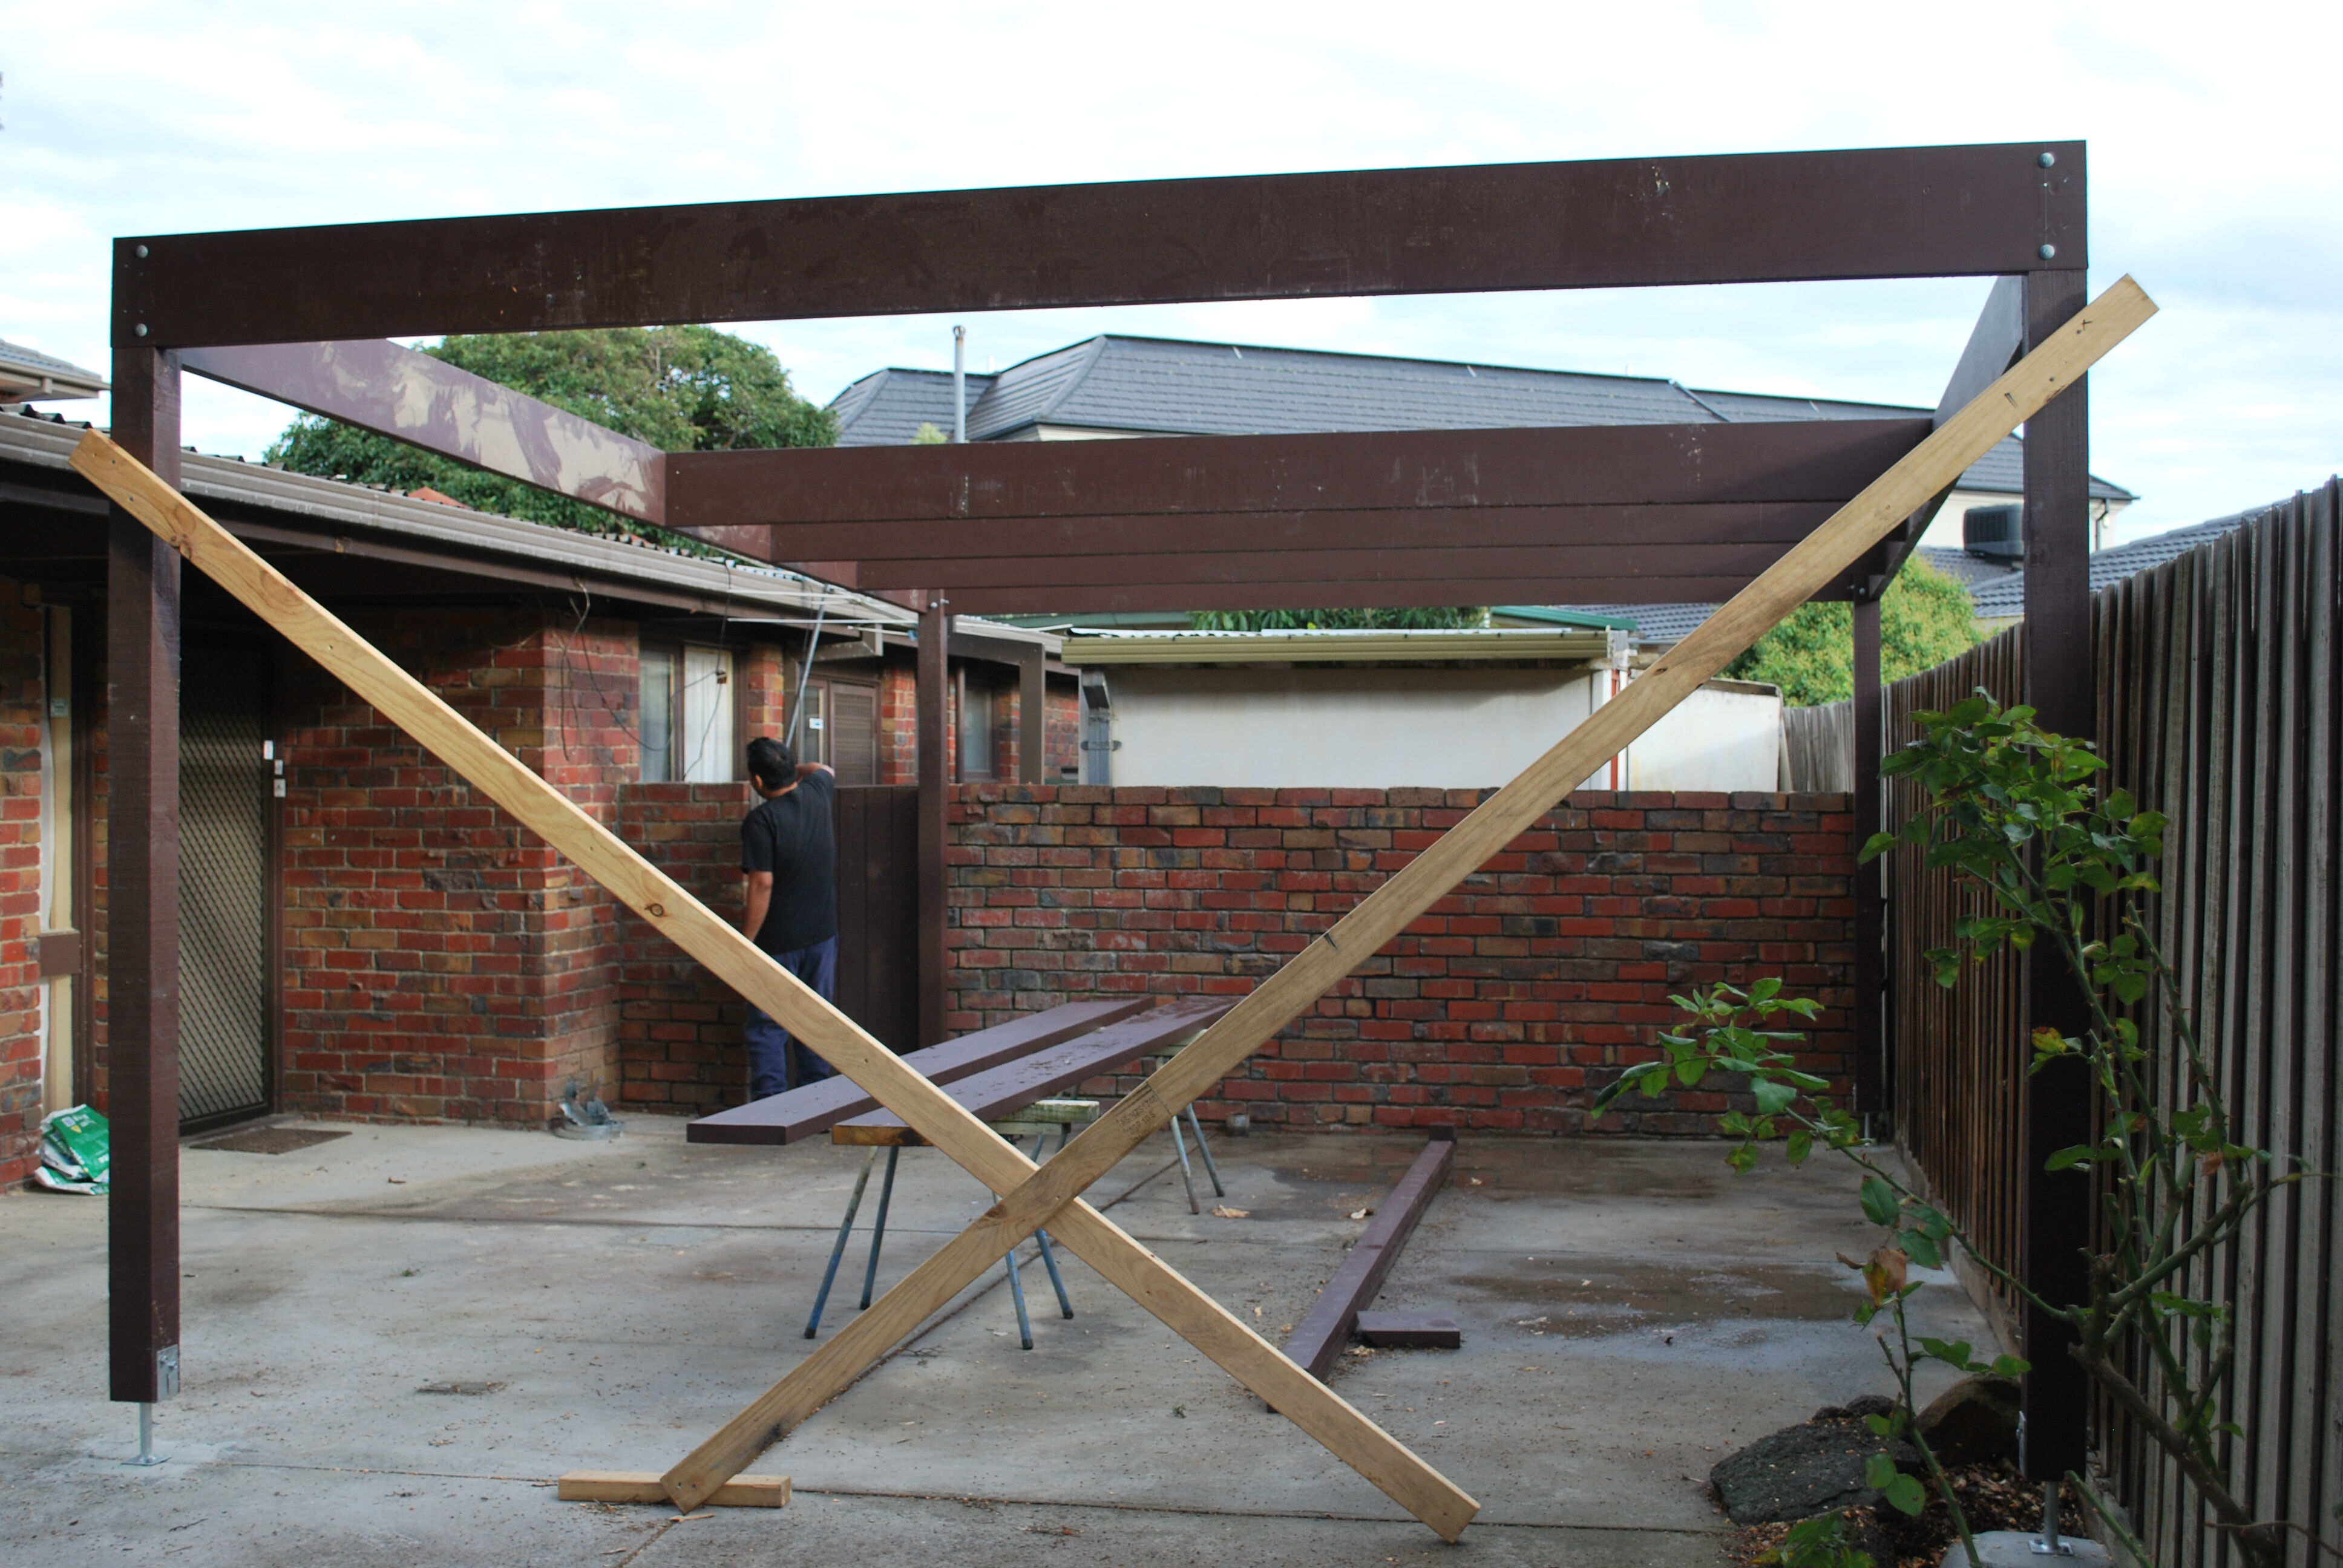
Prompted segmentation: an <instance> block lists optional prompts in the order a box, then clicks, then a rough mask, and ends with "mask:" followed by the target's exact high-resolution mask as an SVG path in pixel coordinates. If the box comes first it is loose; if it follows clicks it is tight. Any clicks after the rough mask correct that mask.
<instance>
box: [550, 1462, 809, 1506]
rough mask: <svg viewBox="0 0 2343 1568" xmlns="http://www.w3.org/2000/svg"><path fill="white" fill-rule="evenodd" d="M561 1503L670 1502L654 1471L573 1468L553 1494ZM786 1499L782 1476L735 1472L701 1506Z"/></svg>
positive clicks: (786, 1480)
mask: <svg viewBox="0 0 2343 1568" xmlns="http://www.w3.org/2000/svg"><path fill="white" fill-rule="evenodd" d="M554 1495H555V1496H557V1497H558V1498H559V1499H560V1500H561V1501H562V1502H564V1503H661V1504H664V1505H666V1506H668V1507H673V1506H674V1503H672V1502H671V1501H670V1500H669V1497H668V1494H667V1483H666V1482H665V1481H663V1480H661V1479H660V1477H659V1472H658V1471H656V1470H573V1471H571V1472H569V1473H568V1474H567V1475H564V1476H563V1477H562V1478H561V1484H560V1488H559V1490H558V1491H557V1492H556V1493H554ZM788 1503H789V1477H788V1476H786V1475H736V1476H734V1477H733V1478H732V1479H731V1480H729V1481H728V1482H726V1483H724V1484H723V1485H721V1486H719V1487H718V1488H717V1489H716V1490H715V1491H714V1492H713V1493H709V1496H708V1497H707V1499H706V1500H705V1501H703V1502H702V1503H700V1504H699V1506H700V1507H702V1508H781V1507H785V1506H787V1505H788Z"/></svg>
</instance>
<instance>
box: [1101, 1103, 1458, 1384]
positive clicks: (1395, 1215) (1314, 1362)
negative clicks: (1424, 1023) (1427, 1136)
mask: <svg viewBox="0 0 2343 1568" xmlns="http://www.w3.org/2000/svg"><path fill="white" fill-rule="evenodd" d="M1067 1147H1068V1148H1071V1147H1072V1145H1071V1144H1069V1145H1067ZM1455 1165H1456V1144H1455V1141H1454V1140H1453V1139H1434V1140H1433V1141H1432V1143H1431V1145H1430V1146H1429V1147H1427V1148H1426V1149H1425V1150H1424V1151H1423V1153H1421V1154H1419V1155H1417V1156H1416V1157H1415V1163H1414V1164H1413V1165H1410V1166H1409V1167H1408V1168H1407V1173H1406V1174H1405V1175H1403V1176H1402V1177H1401V1178H1400V1179H1399V1181H1398V1182H1397V1183H1396V1184H1395V1185H1394V1186H1393V1188H1392V1190H1391V1191H1390V1192H1388V1193H1387V1194H1385V1195H1384V1197H1383V1201H1382V1202H1380V1203H1378V1204H1376V1205H1375V1213H1374V1219H1373V1222H1372V1223H1370V1224H1369V1225H1368V1226H1367V1228H1366V1230H1365V1231H1362V1232H1361V1233H1360V1236H1359V1240H1358V1242H1357V1244H1356V1245H1354V1246H1353V1247H1352V1249H1351V1251H1350V1253H1349V1255H1348V1256H1346V1257H1345V1258H1344V1259H1343V1260H1342V1267H1341V1268H1339V1269H1336V1270H1335V1271H1334V1277H1333V1278H1332V1279H1331V1280H1329V1281H1327V1282H1326V1288H1325V1289H1324V1290H1322V1291H1320V1292H1318V1299H1317V1300H1316V1301H1315V1302H1312V1303H1311V1306H1310V1313H1309V1315H1308V1316H1307V1317H1305V1318H1303V1319H1302V1326H1301V1327H1300V1328H1297V1329H1295V1330H1294V1331H1293V1337H1292V1339H1289V1340H1287V1341H1286V1342H1285V1353H1286V1354H1287V1355H1289V1356H1291V1357H1292V1359H1293V1360H1294V1361H1295V1362H1298V1363H1300V1364H1301V1365H1302V1366H1303V1367H1304V1368H1306V1369H1308V1371H1309V1372H1310V1375H1311V1376H1312V1377H1314V1378H1319V1379H1323V1378H1324V1377H1325V1375H1326V1374H1327V1373H1328V1372H1332V1370H1333V1368H1334V1361H1335V1358H1336V1357H1338V1356H1340V1355H1341V1354H1342V1347H1343V1346H1344V1345H1346V1344H1348V1343H1350V1342H1351V1329H1352V1327H1353V1325H1354V1324H1355V1323H1356V1322H1358V1321H1359V1309H1360V1308H1362V1307H1367V1306H1373V1304H1374V1300H1375V1292H1378V1291H1380V1290H1382V1289H1383V1281H1384V1279H1385V1278H1387V1277H1388V1276H1389V1275H1390V1273H1391V1271H1392V1265H1393V1263H1396V1262H1397V1261H1399V1254H1400V1250H1401V1249H1402V1248H1403V1247H1405V1246H1406V1245H1407V1239H1408V1238H1409V1237H1410V1236H1413V1234H1415V1224H1416V1221H1419V1220H1421V1219H1423V1211H1425V1210H1426V1209H1429V1208H1431V1207H1432V1200H1433V1198H1435V1197H1437V1196H1438V1195H1439V1193H1440V1190H1441V1189H1442V1188H1443V1187H1445V1186H1447V1185H1448V1173H1449V1171H1452V1170H1453V1169H1454V1168H1455Z"/></svg>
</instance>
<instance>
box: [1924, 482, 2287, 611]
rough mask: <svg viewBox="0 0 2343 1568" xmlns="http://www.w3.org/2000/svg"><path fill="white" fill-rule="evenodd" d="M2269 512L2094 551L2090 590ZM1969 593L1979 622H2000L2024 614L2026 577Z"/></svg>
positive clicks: (2013, 574) (2007, 579)
mask: <svg viewBox="0 0 2343 1568" xmlns="http://www.w3.org/2000/svg"><path fill="white" fill-rule="evenodd" d="M2266 511H2268V508H2266V507H2257V508H2254V509H2253V510H2252V511H2249V512H2239V513H2237V515H2236V516H2235V517H2228V518H2214V519H2213V520H2212V521H2211V522H2209V523H2197V524H2195V525H2194V526H2192V527H2189V528H2174V529H2173V530H2171V531H2170V532H2169V533H2162V534H2151V535H2149V536H2148V537H2147V538H2144V539H2134V540H2133V541H2132V542H2131V543H2129V544H2127V545H2117V546H2115V547H2114V548H2111V549H2104V550H2100V551H2097V553H2095V554H2094V555H2093V556H2092V557H2091V591H2092V592H2093V593H2097V592H2098V591H2099V590H2100V589H2101V588H2107V587H2108V586H2110V585H2112V584H2115V583H2119V582H2121V581H2123V579H2124V578H2127V577H2131V576H2133V575H2134V574H2136V573H2138V572H2144V571H2146V570H2147V569H2148V568H2150V567H2160V566H2162V565H2163V564H2164V563H2165V562H2167V561H2168V560H2171V559H2173V558H2175V557H2178V556H2185V555H2187V553H2188V552H2189V551H2190V550H2193V549H2195V548H2197V546H2199V545H2209V544H2211V543H2212V542H2213V541H2214V540H2215V539H2217V538H2220V537H2221V536H2222V535H2224V534H2233V533H2235V532H2237V530H2238V529H2239V528H2244V527H2245V526H2246V525H2247V523H2250V522H2252V521H2253V520H2254V519H2255V518H2258V517H2260V516H2261V515H2262V514H2263V513H2264V512H2266ZM1969 591H1970V594H1971V597H1973V598H1975V599H1976V612H1977V616H1978V618H1980V619H2000V618H2006V617H2009V616H2022V615H2024V614H2025V613H2026V574H2025V573H2024V572H2022V571H2017V572H2011V573H2009V574H2008V575H2007V576H2006V577H1998V578H1994V579H1993V580H1992V581H1991V582H1989V583H1986V584H1984V585H1983V586H1981V587H1978V588H1972V589H1970V590H1969Z"/></svg>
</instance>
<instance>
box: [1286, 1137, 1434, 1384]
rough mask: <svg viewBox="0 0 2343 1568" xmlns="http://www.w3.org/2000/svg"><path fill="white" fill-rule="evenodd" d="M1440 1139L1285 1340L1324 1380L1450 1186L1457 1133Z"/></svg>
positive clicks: (1389, 1196) (1378, 1210) (1299, 1361)
mask: <svg viewBox="0 0 2343 1568" xmlns="http://www.w3.org/2000/svg"><path fill="white" fill-rule="evenodd" d="M1441 1131H1443V1132H1447V1133H1448V1134H1449V1135H1448V1136H1447V1137H1444V1138H1441V1137H1435V1138H1434V1139H1433V1141H1432V1142H1431V1143H1430V1144H1429V1145H1427V1146H1426V1147H1425V1149H1424V1151H1423V1153H1421V1154H1419V1155H1417V1156H1416V1157H1415V1163H1414V1164H1413V1165H1411V1166H1409V1167H1408V1168H1407V1174H1406V1175H1404V1176H1402V1177H1401V1178H1400V1179H1399V1184H1398V1185H1397V1186H1395V1187H1393V1189H1392V1190H1391V1191H1389V1192H1387V1193H1385V1194H1384V1195H1383V1201H1382V1202H1380V1203H1378V1204H1376V1205H1375V1213H1374V1219H1373V1221H1371V1222H1370V1223H1369V1224H1368V1226H1367V1228H1366V1230H1365V1231H1362V1232H1361V1233H1360V1236H1359V1240H1358V1244H1357V1245H1356V1246H1354V1247H1353V1248H1352V1249H1351V1251H1350V1254H1349V1255H1348V1256H1347V1257H1345V1258H1344V1259H1343V1260H1342V1267H1341V1268H1339V1269H1337V1270H1335V1271H1334V1277H1333V1278H1332V1279H1331V1280H1329V1281H1327V1282H1326V1288H1325V1289H1324V1290H1322V1291H1321V1292H1318V1300H1317V1302H1315V1303H1314V1304H1313V1305H1312V1307H1311V1309H1310V1315H1309V1316H1308V1317H1306V1318H1304V1319H1302V1326H1301V1327H1300V1328H1298V1329H1295V1330H1294V1331H1293V1337H1292V1339H1290V1340H1288V1341H1286V1342H1285V1354H1286V1357H1287V1359H1288V1360H1290V1361H1292V1362H1294V1363H1295V1364H1296V1365H1298V1366H1300V1367H1301V1368H1302V1370H1303V1371H1305V1372H1308V1373H1309V1374H1310V1375H1311V1376H1312V1377H1314V1378H1316V1379H1317V1380H1318V1381H1319V1382H1325V1381H1326V1374H1327V1373H1328V1372H1332V1371H1333V1370H1334V1362H1335V1359H1336V1358H1337V1357H1339V1356H1340V1355H1341V1354H1342V1347H1343V1346H1344V1345H1346V1344H1348V1343H1349V1342H1350V1340H1351V1329H1352V1326H1353V1324H1355V1323H1356V1322H1358V1321H1359V1309H1360V1308H1362V1307H1368V1306H1373V1304H1374V1300H1375V1296H1376V1294H1377V1293H1378V1292H1381V1291H1382V1290H1383V1280H1384V1279H1385V1277H1387V1276H1388V1275H1389V1274H1390V1273H1391V1271H1392V1265H1393V1263H1396V1262H1398V1261H1399V1254H1400V1249H1401V1248H1403V1247H1404V1246H1406V1245H1407V1239H1408V1238H1409V1237H1410V1236H1413V1234H1415V1224H1416V1221H1419V1220H1421V1219H1423V1211H1425V1210H1426V1209H1429V1208H1431V1207H1432V1201H1433V1199H1434V1198H1435V1197H1438V1196H1439V1194H1440V1190H1441V1189H1442V1188H1443V1187H1445V1186H1446V1185H1448V1172H1449V1171H1451V1170H1453V1168H1454V1167H1455V1164H1456V1141H1455V1135H1454V1133H1453V1131H1450V1130H1449V1129H1446V1128H1443V1129H1442V1130H1441Z"/></svg>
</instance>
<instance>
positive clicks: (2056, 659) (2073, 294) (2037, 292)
mask: <svg viewBox="0 0 2343 1568" xmlns="http://www.w3.org/2000/svg"><path fill="white" fill-rule="evenodd" d="M2084 299H2085V290H2084V276H2083V274H2082V273H2081V272H2079V271H2074V272H2037V273H2034V274H2032V275H2030V276H2028V277H2027V278H2026V347H2027V348H2028V349H2029V350H2030V349H2032V348H2034V347H2036V346H2037V345H2038V344H2040V343H2042V342H2043V341H2044V340H2045V339H2046V338H2047V337H2049V336H2050V334H2051V333H2053V332H2054V331H2056V329H2057V328H2058V327H2060V326H2061V325H2062V324H2064V323H2065V322H2066V320H2067V319H2068V318H2069V317H2072V316H2074V314H2075V313H2076V312H2077V311H2078V310H2080V309H2081V308H2082V307H2083V303H2084ZM2087 392H2088V388H2087V387H2086V385H2085V384H2084V383H2083V382H2081V381H2077V382H2076V383H2075V385H2074V386H2072V387H2068V388H2067V389H2066V391H2065V392H2064V393H2062V394H2060V395H2059V397H2058V398H2057V400H2056V402H2054V403H2052V404H2051V405H2050V406H2049V407H2046V408H2045V409H2043V410H2042V411H2041V412H2040V413H2039V414H2036V416H2035V417H2033V418H2031V419H2029V420H2027V421H2026V701H2027V702H2028V703H2029V704H2031V705H2032V706H2033V707H2034V708H2036V709H2038V710H2039V712H2040V716H2041V717H2040V720H2039V722H2040V723H2041V724H2042V726H2043V728H2045V729H2052V730H2056V731H2057V732H2058V733H2060V734H2063V735H2070V736H2079V737H2083V738H2086V739H2088V738H2090V737H2091V736H2093V735H2094V734H2095V732H2096V731H2097V728H2098V726H2097V687H2096V685H2095V684H2094V682H2093V679H2092V669H2091V559H2090V552H2091V498H2090V473H2089V463H2090V417H2089V414H2090V406H2089V404H2088V402H2087V400H2086V399H2087ZM2088 1016H2089V1015H2088V1012H2087V1005H2086V1003H2085V1000H2084V998H2083V993H2082V991H2081V990H2080V988H2079V987H2078V986H2077V983H2076V981H2075V980H2074V978H2073V976H2072V975H2071V974H2069V972H2068V971H2067V970H2066V966H2065V965H2064V964H2063V963H2061V962H2060V961H2059V960H2058V959H2057V958H2056V956H2055V955H2053V954H2051V953H2049V952H2046V951H2045V950H2043V949H2041V948H2038V947H2037V948H2036V949H2035V950H2034V954H2033V956H2032V957H2031V958H2030V959H2029V960H2028V961H2027V964H2026V1031H2027V1033H2028V1034H2029V1035H2030V1034H2031V1033H2032V1032H2033V1031H2034V1030H2036V1029H2041V1028H2044V1027H2049V1028H2053V1029H2056V1030H2058V1031H2059V1032H2060V1033H2061V1034H2066V1035H2077V1034H2080V1033H2082V1032H2083V1030H2084V1029H2085V1027H2086V1026H2087V1021H2088ZM2021 1051H2022V1053H2023V1054H2022V1055H2021V1057H2020V1060H2016V1061H2014V1062H2012V1063H2010V1065H2009V1070H2010V1071H2012V1072H2013V1073H2015V1074H2016V1075H2017V1080H2018V1081H2019V1082H2021V1083H2024V1084H2025V1085H2026V1165H2025V1171H2024V1172H2023V1177H2024V1182H2025V1186H2024V1191H2025V1195H2026V1196H2025V1203H2024V1207H2023V1210H2022V1222H2023V1225H2024V1240H2023V1245H2022V1256H2021V1261H2022V1265H2023V1267H2024V1271H2025V1277H2026V1282H2027V1283H2029V1284H2030V1285H2032V1286H2033V1288H2034V1289H2035V1290H2036V1292H2040V1293H2041V1294H2042V1295H2043V1296H2045V1297H2046V1298H2047V1299H2049V1300H2050V1301H2051V1302H2056V1303H2059V1304H2062V1305H2063V1304H2065V1303H2066V1302H2079V1301H2082V1300H2083V1299H2084V1298H2085V1295H2086V1294H2087V1291H2088V1288H2089V1277H2088V1273H2087V1269H2086V1267H2085V1264H2084V1262H2083V1256H2082V1254H2083V1249H2084V1248H2086V1247H2087V1246H2088V1245H2089V1243H2090V1238H2091V1178H2090V1169H2091V1168H2090V1167H2089V1166H2088V1165H2080V1166H2077V1167H2076V1168H2075V1169H2074V1170H2072V1171H2062V1172H2059V1173H2057V1174H2056V1175H2052V1174H2049V1173H2046V1172H2045V1171H2044V1170H2043V1169H2042V1167H2043V1162H2044V1161H2046V1160H2047V1159H2048V1158H2049V1157H2050V1155H2051V1154H2052V1153H2053V1152H2055V1151H2057V1150H2060V1149H2064V1148H2066V1147H2068V1146H2070V1145H2072V1144H2077V1143H2084V1142H2087V1141H2089V1140H2090V1125H2091V1085H2090V1081H2089V1078H2088V1076H2087V1074H2086V1073H2085V1071H2084V1070H2083V1064H2082V1063H2081V1062H2079V1061H2067V1062H2062V1063H2059V1064H2057V1065H2056V1066H2055V1067H2053V1068H2051V1069H2049V1070H2046V1071H2043V1072H2040V1073H2037V1074H2036V1075H2034V1076H2033V1077H2031V1078H2028V1077H2027V1076H2026V1066H2027V1061H2028V1060H2029V1059H2030V1056H2031V1047H2030V1046H2025V1047H2021ZM2025 1334H2026V1352H2025V1353H2026V1360H2027V1361H2029V1362H2032V1363H2033V1366H2034V1370H2033V1372H2031V1373H2029V1374H2028V1375H2027V1377H2026V1395H2025V1410H2026V1442H2025V1450H2026V1452H2025V1464H2026V1476H2027V1478H2028V1479H2029V1480H2034V1481H2055V1480H2056V1479H2057V1478H2058V1477H2060V1476H2062V1475H2064V1474H2065V1473H2066V1472H2068V1471H2070V1470H2072V1471H2080V1470H2081V1469H2082V1467H2083V1453H2084V1449H2085V1447H2086V1446H2087V1441H2088V1407H2089V1402H2090V1401H2089V1391H2088V1389H2087V1386H2086V1383H2085V1381H2084V1377H2083V1372H2082V1369H2081V1368H2080V1367H2078V1366H2077V1365H2076V1364H2075V1362H2074V1360H2073V1358H2072V1357H2070V1356H2069V1355H2068V1354H2067V1353H2066V1347H2067V1346H2068V1345H2069V1344H2070V1343H2072V1342H2073V1337H2074V1336H2073V1333H2072V1332H2071V1331H2070V1330H2068V1329H2067V1328H2066V1326H2065V1325H2063V1324H2062V1323H2060V1322H2058V1321H2057V1320H2056V1319H2054V1318H2051V1317H2049V1316H2047V1315H2046V1314H2044V1313H2042V1312H2032V1311H2029V1312H2026V1317H2025Z"/></svg>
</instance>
